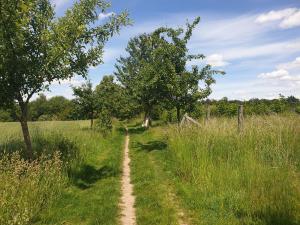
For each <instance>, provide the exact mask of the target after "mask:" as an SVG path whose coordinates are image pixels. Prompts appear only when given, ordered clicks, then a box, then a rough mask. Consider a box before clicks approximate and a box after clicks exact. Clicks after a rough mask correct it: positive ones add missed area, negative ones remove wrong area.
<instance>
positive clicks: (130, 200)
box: [120, 129, 136, 225]
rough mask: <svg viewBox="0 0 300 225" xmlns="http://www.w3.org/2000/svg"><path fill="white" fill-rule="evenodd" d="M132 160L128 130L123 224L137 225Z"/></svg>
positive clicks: (125, 151)
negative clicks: (131, 169) (131, 177)
mask: <svg viewBox="0 0 300 225" xmlns="http://www.w3.org/2000/svg"><path fill="white" fill-rule="evenodd" d="M129 164H130V158H129V134H128V131H127V129H126V140H125V147H124V159H123V175H122V181H121V182H122V197H121V203H120V205H121V224H122V225H135V224H136V217H135V208H134V202H135V197H134V195H133V185H132V184H131V179H130V165H129Z"/></svg>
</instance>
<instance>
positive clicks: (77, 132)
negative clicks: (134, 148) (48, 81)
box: [0, 121, 124, 225]
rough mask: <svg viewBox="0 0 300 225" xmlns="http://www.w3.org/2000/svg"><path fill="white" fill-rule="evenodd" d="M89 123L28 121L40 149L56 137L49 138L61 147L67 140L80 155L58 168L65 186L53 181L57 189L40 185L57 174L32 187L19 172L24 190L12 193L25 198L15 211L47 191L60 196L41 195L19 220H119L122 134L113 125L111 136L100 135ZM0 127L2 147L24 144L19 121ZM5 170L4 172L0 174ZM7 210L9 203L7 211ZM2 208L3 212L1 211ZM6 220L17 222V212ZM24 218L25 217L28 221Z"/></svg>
mask: <svg viewBox="0 0 300 225" xmlns="http://www.w3.org/2000/svg"><path fill="white" fill-rule="evenodd" d="M88 126H89V122H88V121H78V122H77V121H74V122H35V123H31V124H30V130H31V132H32V134H33V135H32V136H33V143H34V145H37V146H36V148H42V149H43V147H45V146H46V145H47V146H48V148H49V145H51V143H52V142H55V140H58V141H59V143H56V144H55V143H54V144H53V143H52V146H53V148H57V150H60V149H65V148H66V147H65V146H64V145H69V146H70V145H71V146H72V148H75V151H79V154H80V157H79V158H80V159H79V160H77V162H76V163H75V164H74V163H73V164H74V165H73V166H72V168H69V169H68V170H67V171H65V172H64V173H63V174H60V177H62V176H63V177H64V182H63V183H62V185H63V187H61V186H60V187H57V188H60V189H59V190H56V191H55V193H53V192H51V190H42V188H41V187H42V186H46V183H47V182H48V183H49V182H50V183H51V182H52V183H55V182H58V180H54V181H53V180H49V179H48V180H45V182H43V183H39V185H38V186H37V187H36V186H32V184H31V183H30V181H28V180H27V182H25V181H24V179H23V178H22V179H23V181H22V182H23V183H26V185H23V186H24V187H28V188H27V189H26V188H22V189H23V190H19V194H18V195H16V196H15V198H17V199H16V201H17V200H22V201H24V204H23V205H20V207H19V211H20V212H17V211H16V212H15V214H17V213H20V214H24V210H23V211H22V210H21V208H22V207H23V208H24V206H27V207H28V209H29V210H31V207H30V206H31V205H32V204H33V203H34V201H36V200H39V201H44V200H45V199H44V198H46V197H47V195H46V194H47V193H49V192H50V193H51V194H52V195H58V196H59V197H58V198H54V199H53V201H51V202H45V201H44V202H45V203H47V204H46V205H40V206H39V208H38V209H37V210H36V211H34V212H33V213H30V214H29V215H28V217H29V218H28V219H27V218H25V219H22V218H19V219H18V220H19V221H20V222H21V223H20V224H108V225H110V224H118V216H119V215H118V214H119V210H118V201H119V196H120V174H121V173H120V171H121V159H122V148H123V142H124V136H123V133H122V132H121V131H118V130H116V131H114V132H113V134H112V136H111V137H108V138H106V139H104V138H103V137H102V136H101V135H100V134H99V133H98V132H95V131H91V130H90V129H89V128H88ZM0 130H2V131H5V132H2V133H1V134H0V143H1V146H2V150H3V149H10V151H12V150H11V149H12V148H17V147H20V148H22V141H21V133H20V127H19V124H18V123H0ZM41 137H42V138H41ZM61 138H63V139H65V142H62V141H60V139H61ZM48 139H51V140H52V141H51V140H48ZM41 140H42V141H41ZM47 140H48V141H47ZM46 151H47V149H46ZM68 163H70V162H68ZM71 163H72V162H71ZM26 172H27V174H25V176H27V177H30V176H31V172H30V171H26ZM67 174H68V178H67ZM4 175H5V174H3V173H2V176H4ZM6 175H7V174H6ZM54 178H58V176H54ZM20 180H21V179H20ZM19 183H21V181H19ZM52 186H53V185H52ZM33 187H36V189H33V190H31V194H27V196H26V194H23V191H24V192H26V191H27V192H28V189H30V188H33ZM49 188H51V186H50V187H49ZM41 192H42V193H41ZM1 193H2V195H1V194H0V198H1V197H2V198H5V194H3V192H1ZM35 193H40V195H39V196H40V199H37V198H33V197H32V196H33V195H35ZM20 195H22V196H23V197H21V196H20ZM11 207H12V206H11ZM11 209H12V208H11ZM9 210H10V209H9V208H8V209H7V211H9ZM0 212H1V210H0ZM2 213H3V214H4V212H2ZM0 216H3V215H0ZM10 220H11V221H5V222H4V223H1V224H18V223H17V222H18V221H15V220H16V218H10ZM26 220H28V221H27V222H26Z"/></svg>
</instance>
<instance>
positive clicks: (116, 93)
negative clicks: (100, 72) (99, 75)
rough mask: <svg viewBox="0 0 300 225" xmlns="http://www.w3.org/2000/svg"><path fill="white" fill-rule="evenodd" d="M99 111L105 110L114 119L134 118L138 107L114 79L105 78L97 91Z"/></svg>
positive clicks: (110, 77)
mask: <svg viewBox="0 0 300 225" xmlns="http://www.w3.org/2000/svg"><path fill="white" fill-rule="evenodd" d="M95 97H96V104H97V106H96V107H97V110H98V111H101V110H102V108H105V109H107V110H108V111H109V113H110V115H111V116H112V117H116V118H119V119H128V118H132V117H133V116H135V115H136V114H137V111H138V106H137V104H136V102H135V101H134V100H133V99H132V97H131V96H129V95H127V92H126V90H125V88H124V87H122V86H121V85H119V84H117V83H115V82H114V77H113V76H112V75H110V76H104V77H103V79H102V81H101V82H100V84H99V85H97V86H96V89H95Z"/></svg>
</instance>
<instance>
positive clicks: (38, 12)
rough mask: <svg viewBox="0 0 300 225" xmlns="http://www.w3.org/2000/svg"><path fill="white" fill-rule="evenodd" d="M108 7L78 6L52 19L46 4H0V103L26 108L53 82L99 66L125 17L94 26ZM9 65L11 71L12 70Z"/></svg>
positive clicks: (90, 1) (37, 0)
mask: <svg viewBox="0 0 300 225" xmlns="http://www.w3.org/2000/svg"><path fill="white" fill-rule="evenodd" d="M108 7H109V4H108V3H106V2H105V1H102V0H82V1H80V2H77V3H75V4H74V5H73V7H72V8H71V9H68V10H67V11H66V13H65V15H64V16H62V17H60V18H55V12H54V8H53V6H52V5H51V3H50V1H49V0H33V1H18V0H13V1H8V0H5V1H3V2H2V4H1V18H0V26H1V31H3V32H1V34H0V46H1V51H0V52H1V55H0V57H1V60H0V74H1V77H0V93H1V96H0V99H1V101H0V102H1V103H9V102H11V101H13V100H18V101H19V102H25V103H26V102H27V103H28V101H29V99H30V98H31V97H32V95H33V94H35V93H37V92H40V91H42V90H45V89H47V87H48V85H49V84H51V83H52V82H53V81H55V80H61V79H68V78H71V77H73V76H74V74H78V75H81V76H84V77H86V75H87V72H88V67H89V66H95V65H97V64H99V63H101V62H102V60H101V59H102V54H103V48H104V44H105V43H106V41H107V40H108V39H109V37H111V36H112V35H114V34H115V33H116V32H118V31H119V29H120V27H121V26H123V25H126V24H128V18H127V13H121V14H120V15H114V16H112V17H111V18H110V20H109V21H108V22H106V23H101V24H100V25H95V21H97V20H98V13H99V12H102V11H105V10H106V9H107V8H108ZM12 65H14V66H12Z"/></svg>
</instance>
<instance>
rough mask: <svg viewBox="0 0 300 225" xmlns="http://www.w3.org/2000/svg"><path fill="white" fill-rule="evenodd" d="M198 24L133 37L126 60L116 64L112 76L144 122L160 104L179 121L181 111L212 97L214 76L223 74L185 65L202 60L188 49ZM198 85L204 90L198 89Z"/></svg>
mask: <svg viewBox="0 0 300 225" xmlns="http://www.w3.org/2000/svg"><path fill="white" fill-rule="evenodd" d="M199 22H200V17H197V18H196V19H195V20H194V21H193V23H191V24H190V23H187V28H186V30H184V29H182V28H179V29H173V28H168V27H161V28H158V29H156V30H155V31H154V32H152V33H150V34H143V35H140V36H138V37H135V38H133V39H131V40H130V41H129V43H128V46H127V48H126V51H127V53H128V54H129V56H128V57H120V59H119V60H118V63H117V65H116V69H117V71H116V72H115V74H116V76H117V77H118V79H119V81H120V82H121V83H122V85H124V87H126V88H127V89H128V90H129V91H130V92H131V94H132V95H133V96H135V97H136V98H137V99H138V100H139V102H140V104H141V105H142V106H143V109H144V111H145V119H144V121H147V120H148V119H149V117H150V116H151V110H152V109H153V106H154V105H156V104H161V103H164V105H165V106H166V107H167V108H173V107H175V108H176V111H177V120H178V121H179V120H180V118H181V111H182V110H183V109H184V110H186V109H189V108H192V107H193V106H194V105H195V103H196V102H197V101H199V100H200V99H202V98H205V97H207V96H208V95H209V94H210V93H211V89H210V85H211V84H212V83H214V82H215V80H214V78H213V75H214V74H216V73H223V72H222V71H216V70H212V69H211V66H210V65H205V66H204V67H202V68H199V67H198V66H193V67H192V69H191V70H188V68H187V62H188V61H190V60H192V59H203V58H204V55H202V54H196V55H191V54H188V48H187V43H188V40H189V39H190V38H191V36H192V32H193V30H194V28H195V27H196V25H197V24H198V23H199ZM200 82H202V83H204V87H202V88H200V87H199V85H200ZM144 124H145V122H144ZM145 125H146V126H147V124H145Z"/></svg>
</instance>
